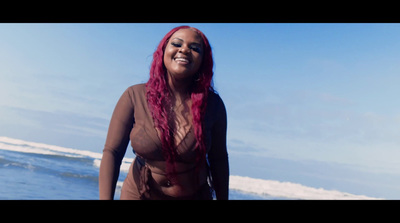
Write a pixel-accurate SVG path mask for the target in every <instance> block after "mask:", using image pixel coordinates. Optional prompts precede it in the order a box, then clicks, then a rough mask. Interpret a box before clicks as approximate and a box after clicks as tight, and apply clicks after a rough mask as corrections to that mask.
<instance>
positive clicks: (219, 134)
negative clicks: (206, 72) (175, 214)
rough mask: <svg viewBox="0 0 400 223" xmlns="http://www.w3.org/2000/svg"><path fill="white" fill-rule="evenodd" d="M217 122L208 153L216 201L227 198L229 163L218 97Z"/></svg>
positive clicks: (224, 124) (224, 113)
mask: <svg viewBox="0 0 400 223" xmlns="http://www.w3.org/2000/svg"><path fill="white" fill-rule="evenodd" d="M218 99H219V102H218V106H217V111H216V114H217V117H218V118H217V121H216V122H215V124H214V126H213V128H212V132H211V134H212V136H211V140H212V141H211V149H210V152H209V153H208V161H209V163H210V170H211V177H212V181H213V186H214V190H215V194H216V196H217V200H227V199H228V197H229V161H228V152H227V148H226V129H227V117H226V109H225V105H224V103H223V102H222V100H221V99H220V98H219V97H218Z"/></svg>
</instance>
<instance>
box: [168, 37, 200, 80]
mask: <svg viewBox="0 0 400 223" xmlns="http://www.w3.org/2000/svg"><path fill="white" fill-rule="evenodd" d="M202 42H203V41H202V39H201V37H200V35H198V34H197V33H196V32H195V31H194V30H192V29H180V30H178V31H176V32H175V33H174V34H173V35H172V36H171V38H170V39H169V41H168V43H167V46H166V47H165V50H164V65H165V67H166V68H167V71H168V74H169V75H172V76H173V77H174V78H175V79H181V80H183V79H191V78H193V76H194V75H195V74H196V72H197V71H198V70H199V68H200V66H201V62H202V58H203V44H202Z"/></svg>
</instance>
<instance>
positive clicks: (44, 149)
mask: <svg viewBox="0 0 400 223" xmlns="http://www.w3.org/2000/svg"><path fill="white" fill-rule="evenodd" d="M0 149H1V150H9V151H15V152H22V153H34V154H46V155H60V156H67V157H90V158H93V159H94V160H93V165H94V166H95V167H100V163H101V158H102V154H101V153H96V152H91V151H85V150H77V149H71V148H65V147H60V146H54V145H47V144H43V143H35V142H29V141H24V140H19V139H12V138H8V137H0ZM132 161H133V158H124V159H123V160H122V163H121V167H120V168H121V169H120V170H121V172H128V170H129V166H130V164H131V163H132ZM122 184H123V182H120V181H119V182H118V185H117V187H118V188H121V186H122ZM229 188H230V189H231V190H237V191H241V192H243V193H252V194H257V195H260V196H266V197H282V198H289V199H306V200H308V199H311V200H317V199H324V200H340V199H345V200H351V199H357V200H363V199H376V198H372V197H367V196H364V195H354V194H350V193H345V192H340V191H336V190H325V189H323V188H313V187H307V186H304V185H301V184H297V183H291V182H279V181H274V180H263V179H255V178H250V177H243V176H234V175H231V176H230V182H229Z"/></svg>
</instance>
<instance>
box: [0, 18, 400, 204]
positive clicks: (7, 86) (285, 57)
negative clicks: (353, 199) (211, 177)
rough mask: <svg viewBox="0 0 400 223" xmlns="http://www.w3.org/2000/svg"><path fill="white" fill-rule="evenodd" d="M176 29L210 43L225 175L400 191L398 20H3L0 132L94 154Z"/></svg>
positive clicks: (390, 194)
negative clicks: (227, 161)
mask: <svg viewBox="0 0 400 223" xmlns="http://www.w3.org/2000/svg"><path fill="white" fill-rule="evenodd" d="M179 25H190V26H193V27H196V28H198V29H200V30H201V31H203V32H204V33H205V35H206V36H207V37H208V39H209V41H210V43H211V46H212V50H213V56H214V63H215V66H214V87H215V89H216V91H217V92H218V93H219V94H220V96H221V98H222V99H223V101H224V103H225V106H226V108H227V114H228V136H227V142H228V152H229V154H230V157H231V172H235V173H241V174H242V175H249V176H252V177H256V176H257V177H261V178H264V179H272V178H275V179H278V178H279V179H278V180H288V181H295V182H299V183H303V184H306V185H307V184H308V185H310V184H313V185H312V186H316V185H319V186H324V187H331V188H333V189H336V188H339V189H346V190H348V191H351V192H357V190H358V191H360V192H361V191H362V188H361V187H364V186H360V185H366V184H368V185H369V186H371V185H372V184H373V182H376V181H380V182H385V185H383V183H382V184H381V185H380V186H376V187H372V186H371V188H370V189H368V190H367V189H365V190H364V191H363V192H365V193H370V194H367V195H369V196H371V195H374V196H375V195H376V196H384V197H386V198H397V199H398V198H400V188H398V187H396V186H395V185H399V184H400V160H399V158H398V157H400V148H399V145H400V137H399V133H400V103H399V100H398V95H400V88H399V87H398V86H399V83H400V75H399V73H400V24H383V23H373V24H368V23H361V24H357V23H355V24H353V23H350V24H346V23H339V24H335V23H329V24H326V23H305V24H302V23H294V24H292V23H276V24H275V23H273V24H269V23H255V24H253V23H239V24H235V23H217V24H213V23H194V24H178V23H172V24H171V23H161V24H155V23H140V24H134V23H122V24H119V23H106V24H102V23H93V24H91V23H85V24H79V23H73V24H68V23H63V24H57V23H52V24H46V23H43V24H4V23H3V24H0V136H6V137H12V138H17V139H23V140H28V141H34V142H41V143H48V144H53V145H59V146H64V147H70V148H76V149H82V150H90V151H96V152H101V151H102V149H103V146H104V142H105V138H106V135H107V129H108V124H109V120H110V118H111V114H112V112H113V109H114V106H115V104H116V102H117V100H118V98H119V97H120V96H121V94H122V93H123V92H124V90H125V89H126V88H128V87H129V86H131V85H134V84H138V83H145V82H146V81H147V80H148V77H149V66H150V63H151V60H152V53H153V52H154V50H155V48H156V46H157V45H158V43H159V41H160V40H161V39H162V38H163V36H164V35H165V34H166V33H167V32H168V31H169V30H171V29H172V28H174V27H176V26H179ZM127 154H128V155H127V156H132V153H129V152H128V153H127ZM129 154H130V155H129ZM253 161H254V162H253ZM246 163H247V164H246ZM249 163H258V165H259V168H257V167H255V166H251V165H249ZM283 164H285V165H283ZM243 165H247V168H243ZM266 166H268V168H269V170H268V171H267V170H265V169H264V170H263V169H262V168H261V167H266ZM300 166H301V168H300ZM322 167H323V168H322ZM244 169H245V170H247V171H244ZM299 169H302V172H301V173H300V172H296V171H300V170H299ZM322 170H326V172H323V171H322ZM284 171H286V175H285V173H284ZM318 171H319V172H318ZM289 172H290V173H289ZM317 172H318V173H317ZM350 173H353V174H350ZM311 175H312V176H314V177H311ZM317 175H318V176H317ZM324 175H325V178H326V179H324V180H322V178H323V177H324ZM328 175H329V176H331V177H330V178H329V179H327V176H328ZM344 175H346V180H344V177H345V176H344ZM317 178H318V179H319V181H318V182H317V181H316V180H315V179H317ZM300 181H301V182H300ZM345 181H346V182H347V186H343V185H344V184H345ZM350 181H353V183H350ZM354 181H357V184H356V183H354ZM341 185H342V186H341ZM356 185H357V186H356ZM365 187H366V186H365ZM331 188H327V189H331ZM378 188H380V189H378ZM374 190H375V191H374Z"/></svg>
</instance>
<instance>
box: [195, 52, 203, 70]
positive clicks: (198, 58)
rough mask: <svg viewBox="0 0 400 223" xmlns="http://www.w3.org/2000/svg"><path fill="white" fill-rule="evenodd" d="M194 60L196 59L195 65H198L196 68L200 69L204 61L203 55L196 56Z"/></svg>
mask: <svg viewBox="0 0 400 223" xmlns="http://www.w3.org/2000/svg"><path fill="white" fill-rule="evenodd" d="M193 61H195V67H196V69H199V68H200V66H201V63H202V62H203V60H202V56H200V55H199V56H197V57H196V58H194V60H193Z"/></svg>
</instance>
